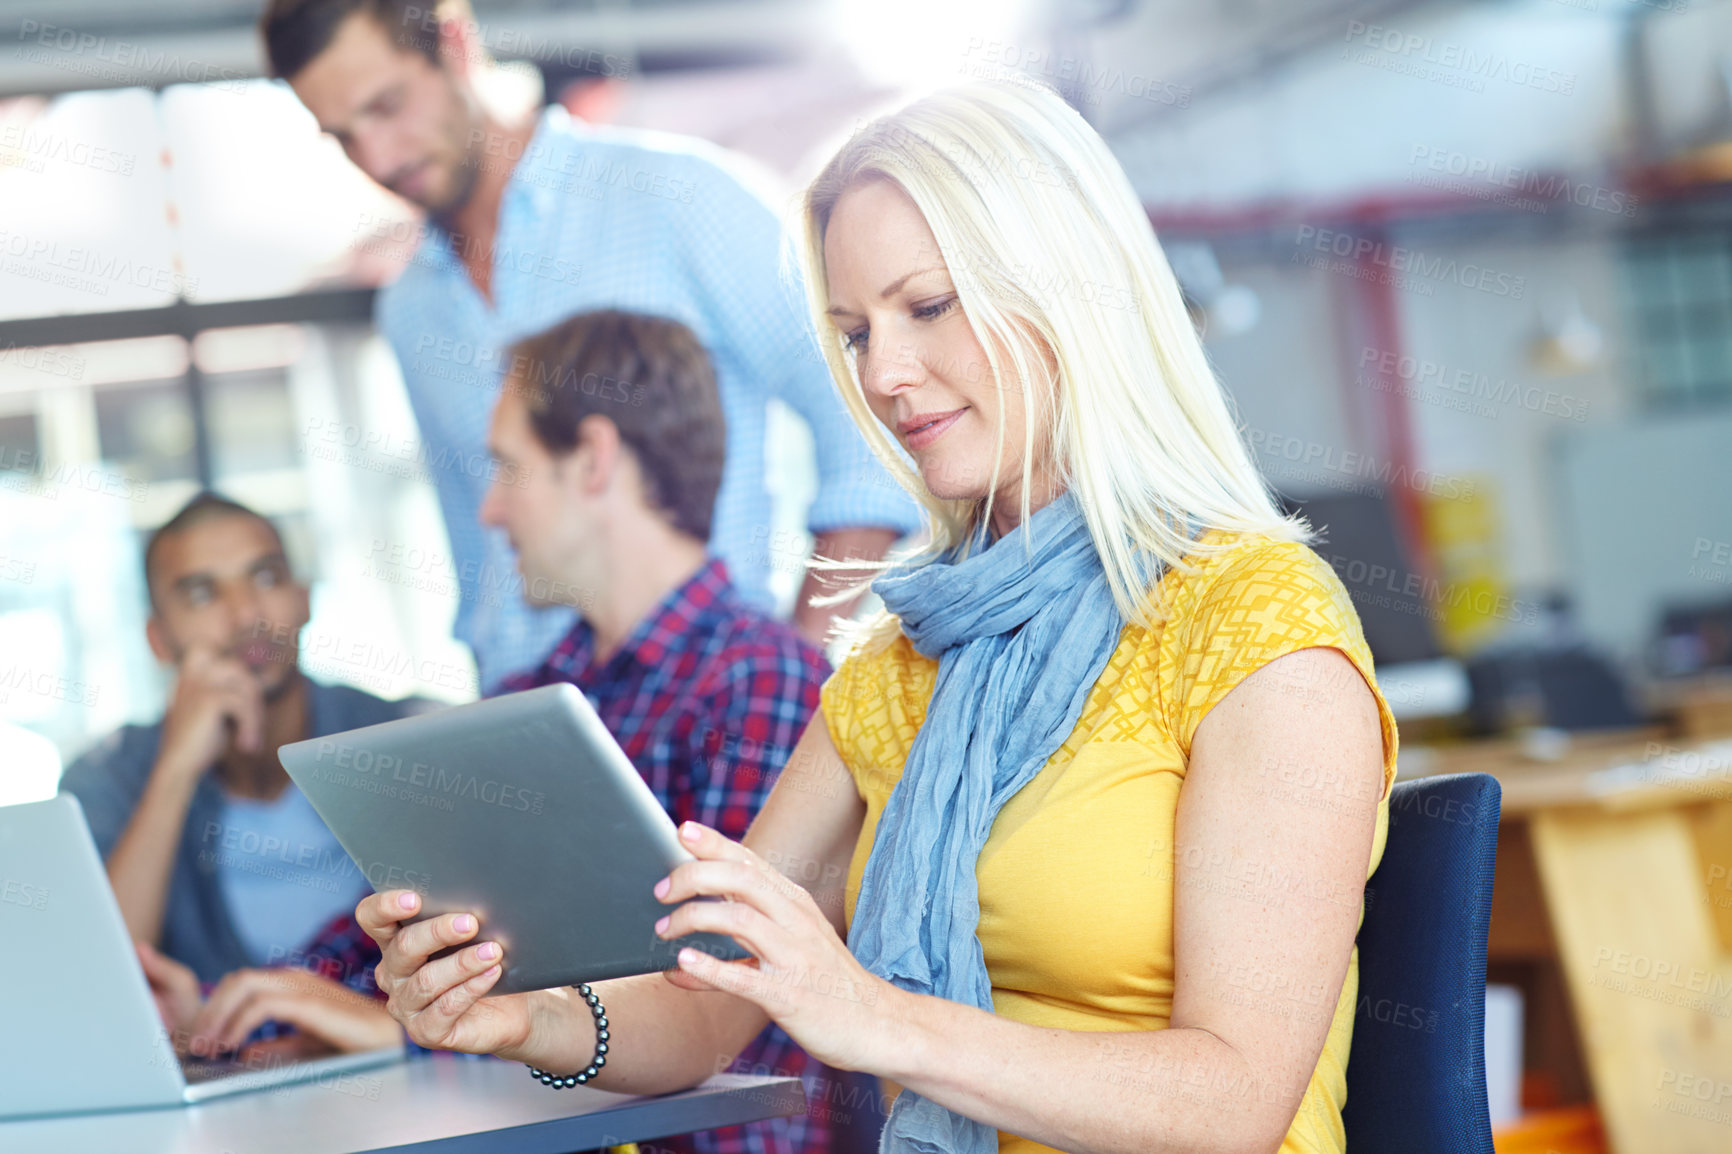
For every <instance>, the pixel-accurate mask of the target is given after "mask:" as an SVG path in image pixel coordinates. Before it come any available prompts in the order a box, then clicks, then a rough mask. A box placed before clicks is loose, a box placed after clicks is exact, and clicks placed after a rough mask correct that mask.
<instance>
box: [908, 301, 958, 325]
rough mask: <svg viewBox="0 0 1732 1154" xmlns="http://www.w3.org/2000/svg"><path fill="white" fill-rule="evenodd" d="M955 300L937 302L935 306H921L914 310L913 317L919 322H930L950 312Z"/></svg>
mask: <svg viewBox="0 0 1732 1154" xmlns="http://www.w3.org/2000/svg"><path fill="white" fill-rule="evenodd" d="M956 300H957V298H956V297H951V298H949V299H948V300H942V301H939V302H938V303H937V304H935V305H922V306H920V307H919V308H917V309H915V310H914V315H915V316H917V317H919V318H920V319H921V320H931V319H932V318H933V317H937V316H943V315H944V314H945V313H947V312H949V311H950V306H951V305H953V304H955V303H956Z"/></svg>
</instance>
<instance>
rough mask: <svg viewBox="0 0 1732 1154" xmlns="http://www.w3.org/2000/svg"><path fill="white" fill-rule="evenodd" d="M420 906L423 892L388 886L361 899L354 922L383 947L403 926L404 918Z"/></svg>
mask: <svg viewBox="0 0 1732 1154" xmlns="http://www.w3.org/2000/svg"><path fill="white" fill-rule="evenodd" d="M420 909H421V895H420V894H418V893H416V892H415V891H414V890H385V891H384V892H382V893H376V894H371V895H369V896H367V897H364V898H362V899H361V904H360V905H358V906H356V907H355V924H357V925H359V926H360V927H361V931H362V932H363V933H365V934H366V935H367V936H368V937H370V938H372V939H373V940H374V941H375V942H377V943H378V944H379V948H380V949H384V948H385V947H386V946H388V945H390V944H391V942H392V940H393V939H394V938H396V936H397V934H398V932H399V931H400V930H402V928H403V920H404V919H405V918H412V917H414V916H415V915H416V914H417V913H418V912H420Z"/></svg>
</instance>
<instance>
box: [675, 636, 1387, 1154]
mask: <svg viewBox="0 0 1732 1154" xmlns="http://www.w3.org/2000/svg"><path fill="white" fill-rule="evenodd" d="M1382 764H1383V757H1382V732H1381V726H1380V724H1379V719H1378V711H1377V708H1376V704H1375V702H1374V700H1373V698H1372V696H1371V692H1370V690H1369V689H1368V688H1367V687H1366V685H1365V682H1364V680H1363V679H1362V678H1361V677H1360V676H1359V673H1358V671H1357V670H1356V669H1355V668H1354V667H1353V666H1352V664H1351V663H1350V662H1349V661H1348V660H1347V658H1346V657H1345V656H1344V655H1342V654H1341V653H1340V652H1338V651H1336V650H1333V649H1308V650H1304V651H1301V652H1298V653H1293V654H1289V655H1287V656H1285V657H1281V658H1279V659H1277V660H1275V661H1272V662H1270V663H1269V664H1267V665H1265V666H1263V667H1262V668H1260V669H1259V670H1257V671H1256V672H1254V673H1252V674H1250V675H1249V676H1247V677H1246V678H1245V679H1244V680H1243V681H1242V682H1241V683H1240V684H1239V685H1238V686H1237V687H1235V688H1234V689H1233V690H1232V691H1231V692H1230V693H1229V694H1228V695H1227V696H1226V698H1224V699H1223V700H1222V702H1221V703H1220V704H1219V705H1218V706H1216V707H1215V708H1214V709H1213V710H1211V711H1210V712H1209V714H1208V715H1207V716H1206V717H1205V718H1204V719H1203V721H1202V723H1201V724H1200V725H1199V726H1198V728H1197V732H1196V735H1195V738H1194V740H1193V742H1192V748H1191V759H1190V763H1189V767H1188V769H1187V773H1186V779H1185V785H1184V788H1183V790H1182V791H1181V793H1180V800H1179V809H1178V819H1177V830H1176V840H1175V847H1176V852H1175V859H1174V867H1175V869H1174V927H1173V936H1174V942H1175V965H1176V975H1175V991H1174V1001H1173V1014H1172V1020H1171V1026H1170V1028H1168V1029H1165V1030H1157V1031H1139V1032H1134V1033H1098V1032H1079V1031H1069V1030H1050V1029H1040V1028H1036V1027H1032V1026H1026V1025H1022V1024H1020V1023H1016V1022H1011V1021H1009V1020H1007V1019H1004V1018H1000V1017H997V1016H995V1015H993V1014H989V1013H986V1012H984V1011H982V1010H977V1009H974V1008H973V1007H968V1006H962V1005H959V1004H957V1003H954V1002H948V1001H944V1000H942V999H939V998H932V997H923V996H917V995H911V994H908V993H906V992H904V991H902V990H900V989H897V988H896V987H893V986H890V985H889V984H888V983H884V982H882V981H880V980H879V979H877V978H869V980H868V984H867V985H866V986H865V988H864V997H841V998H838V997H830V998H825V997H820V996H814V995H813V994H812V993H811V992H809V988H815V986H816V984H817V983H816V982H815V981H807V982H805V983H804V987H805V988H802V987H801V985H800V984H799V983H790V982H782V983H780V985H779V986H778V984H777V983H765V982H763V980H762V979H761V978H759V977H757V976H756V975H754V974H753V973H752V972H750V971H746V970H741V969H738V968H736V967H735V966H734V965H732V964H730V963H724V962H718V961H716V960H715V959H712V958H704V957H697V956H693V957H689V958H682V963H681V964H682V966H685V967H686V968H688V969H689V970H690V972H691V973H692V974H693V975H694V976H698V977H702V978H704V979H706V980H708V981H710V982H711V983H712V984H715V985H717V986H719V987H722V988H726V989H730V990H734V991H736V992H740V993H742V994H743V995H744V996H747V997H751V998H752V999H753V1000H755V1001H758V1003H759V1004H760V1005H763V1006H765V1007H766V1009H768V1010H769V1011H770V1012H771V1013H772V1014H773V1015H774V1016H775V1018H776V1020H777V1021H778V1022H779V1023H781V1024H782V1026H783V1027H784V1028H786V1029H787V1030H788V1031H789V1033H790V1034H792V1035H793V1037H794V1038H795V1040H796V1041H798V1042H799V1043H800V1044H801V1045H802V1046H804V1047H805V1048H806V1049H807V1050H808V1051H809V1052H811V1053H812V1054H814V1055H815V1056H817V1057H819V1058H820V1059H821V1060H823V1061H826V1062H829V1063H830V1064H832V1065H843V1066H851V1067H852V1068H857V1069H867V1070H870V1071H872V1072H874V1073H878V1074H882V1075H884V1076H885V1077H888V1078H891V1079H893V1080H894V1081H896V1082H899V1083H901V1084H902V1085H904V1086H906V1087H909V1088H911V1089H913V1090H915V1091H916V1092H918V1093H920V1094H922V1095H924V1096H925V1097H927V1098H930V1099H932V1100H933V1101H935V1102H938V1103H940V1104H942V1105H944V1106H947V1107H949V1108H950V1109H952V1110H955V1111H957V1112H959V1113H961V1114H965V1115H967V1116H969V1117H972V1118H976V1119H978V1120H979V1121H981V1122H984V1123H986V1124H987V1125H989V1126H993V1127H996V1128H998V1129H1001V1130H1007V1131H1011V1132H1013V1133H1017V1134H1022V1135H1025V1136H1027V1137H1029V1138H1031V1139H1033V1140H1035V1141H1037V1142H1041V1143H1044V1144H1046V1145H1049V1146H1054V1147H1057V1148H1059V1149H1062V1150H1072V1151H1090V1152H1096V1151H1099V1152H1107V1151H1125V1152H1134V1154H1160V1152H1164V1151H1224V1152H1226V1151H1231V1152H1235V1154H1236V1152H1241V1151H1271V1150H1274V1149H1275V1148H1276V1147H1278V1146H1279V1145H1280V1143H1281V1140H1282V1138H1283V1136H1284V1135H1285V1134H1286V1133H1287V1130H1288V1128H1289V1127H1290V1126H1291V1125H1292V1121H1293V1117H1294V1113H1295V1111H1296V1110H1297V1108H1298V1105H1299V1101H1300V1097H1301V1096H1302V1095H1303V1093H1304V1091H1305V1087H1306V1085H1307V1083H1308V1082H1309V1079H1310V1076H1311V1073H1312V1071H1313V1070H1314V1069H1315V1067H1316V1064H1317V1059H1318V1055H1319V1054H1320V1053H1321V1051H1322V1048H1323V1042H1324V1038H1325V1036H1326V1034H1327V1031H1328V1027H1329V1020H1330V1016H1331V1013H1332V1011H1333V1008H1334V1006H1335V1002H1336V1000H1337V998H1338V997H1339V995H1340V991H1341V986H1342V982H1343V980H1344V979H1345V977H1346V972H1347V964H1348V959H1349V957H1350V954H1351V951H1352V948H1353V939H1354V936H1355V934H1356V932H1357V926H1358V923H1359V915H1360V909H1361V895H1362V893H1363V889H1364V885H1365V875H1366V867H1367V865H1368V864H1369V859H1370V852H1371V842H1372V836H1373V831H1374V828H1375V822H1376V814H1377V803H1378V799H1379V798H1380V797H1381V796H1382V791H1383V778H1382ZM1277 781H1281V782H1305V783H1312V782H1321V783H1325V784H1322V785H1318V786H1315V787H1313V786H1309V785H1307V786H1303V787H1299V788H1293V787H1289V788H1286V789H1282V790H1275V789H1271V788H1270V786H1271V784H1272V783H1274V782H1277ZM707 836H708V838H709V839H711V840H712V841H713V842H719V841H720V840H721V839H717V838H715V835H713V834H710V835H707ZM729 852H730V851H729V850H728V848H727V847H726V846H714V845H706V847H705V848H704V850H702V851H700V853H699V856H700V857H701V858H706V859H709V860H704V861H700V862H698V863H695V864H692V865H687V866H682V867H680V869H679V870H678V871H676V880H677V881H678V882H680V883H682V884H680V885H679V886H678V887H677V888H679V889H680V891H681V893H680V896H689V893H690V892H701V893H727V892H729V887H732V896H734V897H736V899H737V900H736V901H735V902H734V903H731V907H728V906H724V907H720V908H718V907H712V906H706V905H703V904H691V905H687V906H684V907H682V908H681V909H680V910H679V912H678V913H676V914H675V915H674V918H673V919H672V920H673V923H674V924H673V932H677V933H685V932H689V931H690V930H692V929H696V928H717V927H719V926H721V925H732V926H733V927H734V928H735V929H736V930H737V931H739V932H742V933H745V934H746V935H747V936H748V937H749V938H750V939H752V941H753V944H754V945H757V944H760V943H761V944H762V945H764V946H767V947H768V953H769V954H770V956H773V957H776V958H777V959H778V966H779V969H780V971H781V972H784V973H792V974H802V973H804V974H817V975H821V974H823V973H824V972H826V971H829V972H833V973H836V974H837V975H844V974H845V971H846V967H847V964H848V963H849V962H851V961H852V958H851V957H848V956H847V954H846V949H845V948H843V949H842V951H841V954H840V955H838V954H837V952H836V950H837V947H838V945H839V943H836V942H834V941H833V940H825V935H824V930H825V929H826V928H827V927H823V926H822V925H821V923H819V922H818V921H817V920H816V919H808V920H806V921H804V922H801V921H800V920H799V919H798V917H797V913H798V906H799V903H798V901H797V900H792V901H789V900H782V899H780V898H776V897H764V896H760V895H754V894H753V893H752V892H751V891H749V890H748V889H746V888H744V886H743V884H742V883H741V882H740V881H739V880H738V879H740V878H748V879H749V877H750V874H749V873H742V872H741V871H742V869H743V867H742V866H741V864H740V863H739V862H738V861H735V860H726V859H727V857H728V854H729ZM733 852H734V853H735V854H738V852H739V847H733ZM717 859H722V860H717ZM687 885H690V886H691V888H690V889H689V890H688V889H687ZM748 906H749V907H754V912H751V913H748V912H747V907H748ZM1053 929H1054V931H1055V932H1062V928H1061V927H1053ZM856 968H858V967H857V966H856ZM832 985H833V986H839V983H838V982H836V981H832ZM790 988H794V989H796V990H799V991H800V996H798V997H794V996H790V995H789V993H788V990H789V989H790ZM1253 990H1256V991H1259V992H1258V993H1257V994H1256V995H1255V996H1247V994H1248V993H1249V992H1250V991H1253ZM1282 990H1287V991H1294V992H1295V997H1294V998H1293V999H1284V998H1283V995H1282V993H1281V992H1280V991H1282ZM1315 990H1321V991H1322V995H1323V996H1322V997H1321V999H1320V1001H1321V1004H1322V1005H1323V1006H1325V1007H1327V1009H1325V1010H1324V1011H1323V1012H1321V1013H1317V1012H1309V1013H1295V1012H1293V1011H1294V1009H1295V1006H1296V1005H1302V1006H1303V1008H1305V1009H1307V1010H1310V1009H1311V1008H1312V1007H1313V1006H1315V1005H1316V1004H1317V1003H1316V1002H1315V1001H1313V1000H1310V999H1306V1000H1304V1001H1303V1002H1300V1001H1298V999H1297V992H1300V991H1315ZM1264 991H1269V992H1264ZM778 994H780V1000H778ZM863 1002H869V1003H870V1005H871V1011H870V1012H867V1010H866V1009H865V1007H864V1006H862V1005H861V1003H863Z"/></svg>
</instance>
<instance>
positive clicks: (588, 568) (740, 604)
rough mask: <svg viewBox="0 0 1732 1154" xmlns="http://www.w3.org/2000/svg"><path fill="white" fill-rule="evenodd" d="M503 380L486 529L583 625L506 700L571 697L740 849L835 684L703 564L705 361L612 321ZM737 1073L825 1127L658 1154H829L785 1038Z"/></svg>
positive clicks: (716, 475)
mask: <svg viewBox="0 0 1732 1154" xmlns="http://www.w3.org/2000/svg"><path fill="white" fill-rule="evenodd" d="M510 364H511V371H510V373H509V375H508V377H507V380H506V383H505V385H504V389H503V392H502V395H501V397H500V400H499V403H498V405H497V406H496V407H495V409H494V413H493V423H492V429H491V430H490V433H489V436H488V448H489V450H490V451H491V452H492V454H493V456H494V458H495V460H496V461H497V462H498V470H497V473H496V475H495V477H494V480H493V484H492V486H491V487H490V488H489V489H488V491H487V495H486V497H485V499H484V500H483V501H482V505H481V519H482V521H483V523H484V524H487V525H490V526H494V527H497V528H500V529H503V530H504V531H505V533H506V535H507V536H508V537H509V538H510V542H511V545H512V548H513V549H514V551H515V552H516V555H517V565H518V570H519V572H520V575H521V576H522V578H523V590H524V596H525V598H526V599H528V600H529V601H530V602H531V603H533V604H563V605H569V606H571V607H572V608H574V609H576V610H577V611H578V621H577V624H576V625H575V626H574V627H573V628H572V630H571V631H570V633H568V634H567V635H566V637H565V638H564V639H563V640H562V641H560V643H559V644H558V645H557V646H555V648H554V650H553V652H552V653H551V654H549V655H548V657H547V658H546V659H545V660H544V661H543V662H542V664H541V665H540V666H539V667H537V668H536V669H534V670H531V671H528V672H525V673H521V674H518V675H516V676H514V677H511V678H508V679H507V680H506V682H505V683H504V685H503V686H502V688H503V689H505V690H508V691H515V690H521V689H529V688H533V687H535V686H539V685H547V684H550V683H553V682H556V681H568V682H571V683H572V684H574V685H576V686H577V687H578V688H579V689H581V690H582V691H583V692H584V695H585V696H586V697H588V698H589V700H590V703H591V704H592V705H594V706H595V709H596V712H597V714H598V715H599V716H600V717H601V719H602V721H603V722H604V723H605V724H606V725H607V727H608V729H609V730H610V731H611V732H612V733H613V735H614V737H615V738H616V739H617V740H618V741H619V743H620V746H621V747H622V748H623V749H624V750H625V752H626V755H627V756H628V757H630V758H631V760H632V763H633V764H634V765H636V766H637V768H638V771H639V772H640V773H642V774H643V776H644V780H645V781H647V782H648V783H649V786H650V789H651V790H652V791H653V792H654V793H655V795H656V798H657V800H659V801H660V802H661V804H662V806H663V808H665V809H666V810H667V812H668V814H669V816H670V817H672V818H673V820H674V821H675V822H676V823H677V822H681V821H686V820H688V819H690V820H693V821H698V822H702V823H703V824H705V825H708V826H712V827H714V828H715V829H718V830H720V831H721V832H722V833H724V834H726V835H727V836H729V837H732V838H743V837H744V836H745V833H746V828H747V827H748V826H749V825H750V824H751V822H752V818H753V817H754V816H756V814H757V812H758V810H759V808H760V807H761V806H762V805H763V804H764V802H765V800H766V799H767V798H768V797H769V793H770V787H771V785H772V784H773V783H774V780H775V777H776V774H777V773H778V772H779V771H780V770H781V768H782V766H783V764H784V763H785V762H786V761H787V759H788V757H789V755H790V754H791V753H792V752H793V749H794V744H795V743H796V742H797V741H798V740H799V738H800V734H801V732H802V731H803V730H804V729H805V728H806V723H807V721H808V720H809V719H810V718H811V717H812V716H813V715H814V714H815V713H816V711H817V708H818V690H819V687H820V686H821V685H822V684H823V682H824V678H825V677H826V676H827V675H828V674H829V665H828V664H827V663H826V662H825V660H824V658H823V655H822V654H820V653H819V652H818V651H817V650H816V649H814V648H813V647H812V646H811V645H810V644H808V643H807V642H806V641H805V640H803V639H802V638H801V637H800V635H799V634H798V633H796V632H795V631H794V630H793V628H792V627H790V626H788V625H785V624H783V623H782V622H779V621H777V620H775V619H774V618H771V617H769V616H768V615H766V614H765V613H764V612H762V611H761V610H759V609H757V608H755V607H754V606H753V605H751V604H750V603H749V602H748V601H747V600H746V599H745V598H744V597H743V596H742V595H741V594H740V593H739V592H738V591H737V590H736V589H735V588H734V586H733V585H732V584H731V583H730V581H729V579H728V571H727V567H726V565H725V564H724V563H723V561H722V560H721V559H720V558H718V557H715V556H713V555H711V554H709V553H708V551H707V549H706V545H705V542H706V541H708V540H709V536H710V518H711V515H712V511H713V509H714V506H715V499H716V492H717V490H718V488H719V487H720V485H721V477H722V463H723V454H724V446H725V444H726V434H725V430H724V427H723V418H722V410H721V402H720V399H719V396H718V394H717V390H716V383H715V377H714V373H713V370H712V369H711V367H710V361H709V357H708V355H707V354H706V352H705V351H704V348H703V346H702V345H701V344H700V343H699V342H698V339H697V337H696V336H695V335H694V334H693V333H692V332H691V330H689V329H688V328H686V326H684V325H682V324H680V323H679V322H677V321H672V320H666V319H663V318H659V317H650V316H644V315H641V314H632V313H623V312H613V311H606V312H592V313H582V314H579V315H577V316H574V317H570V318H568V319H567V320H565V321H562V322H560V323H559V324H557V325H555V326H553V327H552V328H551V329H548V330H547V331H545V332H543V333H541V334H539V335H537V336H534V337H531V338H529V339H527V340H525V341H523V342H521V343H520V344H518V345H517V346H516V347H515V348H514V349H513V350H512V357H511V361H510ZM622 1041H623V1039H622ZM732 1068H733V1069H737V1070H742V1071H746V1072H758V1073H766V1072H773V1073H776V1074H785V1075H789V1076H794V1077H805V1078H806V1080H807V1082H808V1086H807V1090H808V1097H809V1098H810V1099H812V1100H813V1101H814V1103H815V1106H814V1109H813V1111H812V1113H811V1114H809V1115H808V1116H806V1117H798V1118H779V1119H774V1120H771V1121H767V1122H758V1123H753V1124H751V1125H748V1126H735V1127H729V1128H727V1129H724V1130H714V1131H708V1132H706V1133H702V1134H694V1135H691V1136H689V1137H687V1138H680V1139H662V1140H660V1141H658V1143H657V1146H658V1148H661V1149H667V1150H677V1151H682V1152H683V1151H693V1152H696V1154H735V1152H741V1154H745V1152H750V1154H798V1152H801V1151H825V1150H828V1149H829V1141H828V1138H829V1134H828V1127H827V1125H826V1114H825V1107H824V1101H825V1097H826V1095H825V1093H824V1087H825V1086H827V1085H828V1084H829V1083H828V1077H827V1075H826V1074H825V1073H824V1072H823V1070H822V1067H820V1066H819V1065H818V1064H817V1063H816V1062H813V1061H812V1060H811V1059H809V1058H808V1057H807V1056H806V1054H805V1053H804V1052H803V1051H801V1050H800V1049H799V1048H798V1047H796V1046H795V1045H794V1044H793V1042H792V1041H791V1040H790V1039H789V1038H788V1036H787V1035H786V1034H785V1033H783V1032H782V1030H781V1029H780V1028H779V1027H777V1026H775V1025H771V1026H769V1027H768V1028H767V1029H765V1031H764V1032H763V1033H762V1034H761V1035H759V1037H758V1038H757V1039H756V1040H755V1041H754V1042H753V1043H752V1044H751V1045H750V1046H748V1047H747V1048H746V1050H745V1051H743V1052H742V1053H741V1054H740V1055H739V1057H738V1058H736V1059H735V1064H734V1066H733V1067H732Z"/></svg>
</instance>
